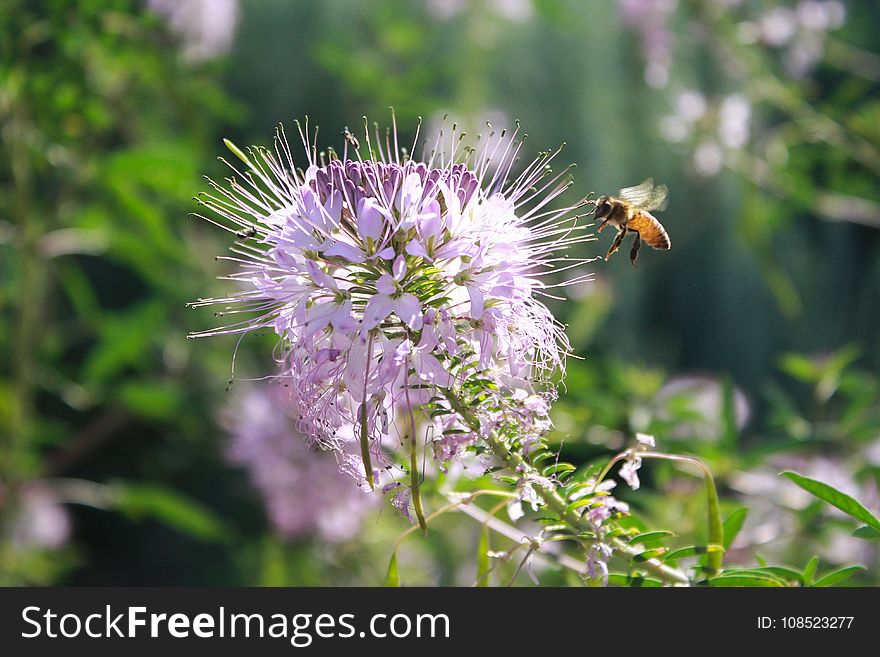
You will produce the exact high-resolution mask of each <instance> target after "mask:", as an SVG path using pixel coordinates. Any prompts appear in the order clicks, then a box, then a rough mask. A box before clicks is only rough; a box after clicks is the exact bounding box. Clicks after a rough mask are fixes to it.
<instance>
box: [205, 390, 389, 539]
mask: <svg viewBox="0 0 880 657" xmlns="http://www.w3.org/2000/svg"><path fill="white" fill-rule="evenodd" d="M288 396H289V394H288V391H287V389H286V388H284V387H283V386H281V385H277V384H262V385H260V386H254V387H251V388H249V389H248V390H247V392H246V393H245V394H243V395H241V396H239V397H238V398H237V399H235V400H234V402H233V404H232V405H231V406H230V407H229V408H227V409H226V410H225V413H224V416H223V418H222V419H223V424H224V425H225V427H226V430H227V431H228V432H229V435H230V441H229V444H228V447H227V450H226V456H227V458H228V459H229V461H230V462H232V463H234V464H236V465H240V466H243V467H244V468H245V469H246V470H247V472H248V474H249V475H250V478H251V481H252V482H253V485H254V487H255V488H256V489H257V490H258V491H259V492H260V494H261V496H262V497H263V501H264V503H265V505H266V510H267V514H268V516H269V520H270V521H271V523H272V525H273V527H274V528H275V531H276V532H277V533H278V534H279V535H280V536H283V537H284V538H287V539H302V538H310V537H318V538H320V539H322V540H324V541H327V542H329V543H339V542H342V541H346V540H348V539H350V538H351V537H352V536H354V535H355V534H356V533H357V531H358V530H359V529H360V527H361V523H362V521H363V518H364V513H365V512H366V511H368V510H369V509H370V508H372V507H373V506H375V498H373V497H372V496H369V495H366V494H365V493H364V491H361V490H359V489H358V488H357V487H355V486H346V485H345V484H346V479H348V477H347V475H345V474H344V473H342V472H341V471H340V469H339V463H338V460H337V458H336V457H337V456H338V455H336V454H333V453H330V452H326V451H323V450H321V449H319V448H316V447H313V446H312V447H310V446H309V445H308V444H307V443H306V442H305V441H304V440H303V439H302V436H301V435H299V434H298V432H297V429H296V422H295V421H294V419H293V418H292V417H291V415H290V408H289V406H288V404H287V399H288Z"/></svg>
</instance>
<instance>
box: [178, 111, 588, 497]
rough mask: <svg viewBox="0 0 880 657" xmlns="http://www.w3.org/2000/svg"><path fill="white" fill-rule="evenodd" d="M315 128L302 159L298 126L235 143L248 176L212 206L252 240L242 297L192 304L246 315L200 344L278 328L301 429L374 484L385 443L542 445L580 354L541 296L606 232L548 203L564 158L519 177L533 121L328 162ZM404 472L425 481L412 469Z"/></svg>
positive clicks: (390, 145) (370, 139)
mask: <svg viewBox="0 0 880 657" xmlns="http://www.w3.org/2000/svg"><path fill="white" fill-rule="evenodd" d="M299 132H300V137H301V139H302V143H303V146H304V148H305V161H304V162H303V164H302V167H298V166H297V165H296V164H295V162H294V157H293V154H292V150H291V148H290V146H289V144H288V142H287V139H286V137H285V135H284V132H283V129H279V132H278V135H277V139H276V142H275V147H274V149H273V150H272V151H269V150H267V149H262V148H260V149H249V150H248V151H247V153H245V152H243V151H241V150H239V149H238V148H237V147H235V146H233V145H231V144H230V143H228V142H227V145H228V146H229V147H230V150H232V152H233V153H234V154H235V155H236V156H237V157H238V158H239V159H240V160H241V161H242V162H243V163H244V165H245V169H246V170H245V171H244V172H238V174H237V175H236V177H235V179H233V180H230V181H229V182H228V184H227V185H226V186H221V185H219V184H217V183H213V182H212V183H211V186H212V188H213V193H211V194H203V195H202V196H201V202H202V204H203V205H204V206H206V207H207V208H208V209H209V210H211V211H212V212H213V213H214V214H215V215H217V216H219V217H220V219H221V222H220V223H221V224H223V225H224V226H225V227H226V228H227V229H228V230H230V231H231V232H233V233H235V234H236V235H237V236H238V237H239V238H240V240H239V241H238V242H237V243H236V246H235V247H234V248H233V251H234V252H235V254H236V257H235V258H234V260H235V261H236V262H237V263H238V265H239V269H238V271H237V272H234V273H233V274H232V275H231V276H229V278H230V279H232V280H233V281H235V282H237V283H238V285H239V286H240V289H239V290H237V291H235V292H233V293H231V294H229V295H228V296H225V297H220V298H215V299H202V300H199V301H198V302H196V303H195V304H192V305H194V306H202V305H221V306H225V307H226V310H227V312H228V313H229V314H234V315H235V316H244V317H245V319H242V320H240V321H238V322H235V323H233V324H230V325H227V326H224V327H220V328H217V329H212V330H208V331H203V332H199V333H196V334H193V335H192V336H191V337H197V336H209V335H218V334H247V333H250V332H253V331H257V330H263V329H269V330H272V331H274V332H275V333H276V334H277V335H278V336H279V339H280V350H279V352H278V353H279V359H280V360H281V361H282V363H283V369H284V372H283V374H282V378H284V379H286V380H287V383H288V385H289V387H290V395H289V401H288V402H287V403H289V405H290V407H291V411H290V412H291V414H292V415H293V416H294V417H296V418H297V428H298V430H299V431H300V432H301V433H302V434H303V435H304V436H305V438H306V441H307V442H308V443H310V444H319V445H321V446H322V447H324V448H329V449H334V450H336V451H337V452H339V453H340V454H345V455H346V458H347V464H348V465H349V466H350V467H349V470H351V471H352V472H354V473H355V474H356V476H357V477H358V478H363V479H366V481H367V482H369V483H370V485H372V484H373V482H374V481H375V478H376V476H377V472H378V471H377V470H376V469H374V467H373V462H374V461H375V462H376V463H377V464H381V465H384V466H387V467H385V468H384V469H383V471H384V472H387V471H389V468H391V467H392V466H395V465H396V464H394V463H392V462H391V461H390V460H389V456H388V451H389V450H387V449H384V448H383V447H382V446H383V444H386V443H393V442H394V441H401V440H404V439H408V440H409V441H410V442H411V444H412V446H413V449H416V445H417V443H419V442H422V443H424V442H432V443H435V447H436V449H435V450H434V454H435V455H436V456H438V458H439V459H441V461H442V460H446V459H450V458H454V457H456V456H458V455H459V454H461V453H462V451H463V448H467V447H468V446H469V445H471V444H473V443H474V442H476V441H478V440H479V439H480V438H482V437H485V435H487V434H486V433H485V432H489V431H492V430H513V428H514V427H516V428H518V430H519V432H520V435H521V437H522V440H523V443H522V444H523V445H524V446H525V445H527V444H530V443H534V442H535V441H537V440H539V438H540V435H543V433H546V431H547V430H548V429H549V427H550V423H549V420H548V419H547V413H548V408H549V407H548V404H547V402H548V401H549V400H551V399H552V398H553V396H554V392H553V387H552V385H551V383H550V382H549V376H550V374H551V373H552V372H554V371H555V370H558V369H562V368H563V366H564V360H565V356H566V354H567V352H568V349H569V346H568V341H567V339H566V338H565V334H564V332H563V329H562V326H561V325H560V324H559V323H558V322H556V320H555V319H554V318H553V316H552V314H551V313H550V311H549V310H548V308H547V307H546V306H545V305H544V304H543V303H541V301H539V300H538V298H537V296H538V295H544V296H552V295H551V293H550V289H551V288H552V287H554V286H555V285H558V284H559V283H551V282H550V281H549V280H548V277H549V276H552V275H553V274H554V272H555V271H556V269H557V266H558V265H559V263H564V264H565V266H564V267H562V269H568V268H570V267H574V266H576V265H577V264H580V263H582V262H585V260H584V259H581V258H573V257H568V256H565V255H564V252H565V251H566V250H567V249H568V248H569V247H571V246H572V245H575V244H578V243H580V242H583V241H586V240H591V239H594V238H593V237H592V236H591V235H589V234H587V233H586V232H585V230H586V226H583V225H581V224H580V223H579V219H580V215H577V214H576V213H575V210H576V209H577V208H579V207H581V206H582V205H583V204H584V201H583V200H581V201H578V202H577V203H574V204H571V205H567V206H564V207H562V208H559V209H550V207H549V205H548V204H549V203H550V202H551V201H553V200H554V199H555V198H556V197H558V196H559V195H560V194H561V193H562V192H563V191H565V190H566V189H567V188H568V187H569V186H570V184H571V183H570V180H569V179H568V177H567V171H568V169H567V168H566V169H565V170H563V171H562V172H559V173H552V172H551V171H550V168H549V165H550V163H551V162H552V161H553V159H554V158H555V157H556V155H557V154H558V153H559V150H556V151H553V152H547V153H543V154H541V155H540V156H539V157H538V158H537V159H536V160H535V161H534V162H532V163H531V164H529V165H528V166H526V167H525V169H524V170H523V171H522V173H520V174H519V175H518V176H516V177H513V176H511V170H512V167H513V165H514V162H515V161H516V160H517V158H518V157H519V154H520V151H521V149H522V145H523V140H522V139H520V138H518V132H519V128H517V130H515V131H514V132H513V133H512V134H511V135H509V136H508V135H507V134H506V133H502V134H500V135H497V134H495V133H493V134H490V135H489V139H487V140H485V141H484V142H482V143H483V144H484V147H483V148H481V149H463V148H462V147H461V146H460V143H459V142H460V137H461V135H458V134H457V133H456V128H455V127H454V126H453V129H452V135H451V138H450V136H449V135H448V134H446V133H445V132H444V131H443V129H441V130H440V132H439V135H438V137H437V143H436V145H435V147H434V148H433V150H432V151H431V153H430V155H429V156H428V157H427V160H426V161H423V162H419V161H416V160H414V159H411V158H410V157H409V155H408V153H409V152H412V149H410V150H407V149H404V148H400V147H399V145H398V135H397V133H396V130H395V131H390V132H388V133H387V134H386V135H385V137H384V138H382V137H381V136H380V135H379V133H378V129H377V130H376V132H375V133H374V135H372V136H371V135H370V133H369V132H367V134H366V135H365V138H364V140H363V142H358V140H356V139H355V138H354V137H353V136H352V135H351V133H348V132H347V131H346V135H347V138H346V143H345V146H344V148H343V151H342V153H341V154H339V153H337V152H336V151H332V150H330V151H328V155H327V156H325V155H323V154H322V155H320V156H319V155H318V154H317V151H316V148H315V146H314V138H313V137H312V136H311V133H310V131H309V129H308V126H307V125H306V126H305V128H302V127H300V130H299ZM447 142H448V143H451V144H453V146H451V148H446V149H444V146H443V145H444V144H446V143H447ZM361 143H363V147H361ZM414 146H415V144H414ZM365 156H366V157H365ZM230 166H231V165H230ZM587 278H588V276H586V275H580V276H578V277H576V278H575V279H574V280H573V281H568V282H569V283H571V282H579V281H583V280H585V279H587ZM452 390H454V391H455V393H456V394H457V395H460V396H463V397H467V398H468V401H470V400H472V399H479V403H475V404H474V405H473V406H474V413H475V414H476V415H478V416H479V418H480V425H481V429H480V433H481V434H483V435H478V433H477V432H475V431H474V428H473V426H472V423H469V422H467V421H465V420H464V419H463V418H461V417H460V416H459V414H458V412H457V411H456V410H455V409H453V408H452V406H451V403H450V402H448V401H447V400H446V397H447V393H448V392H450V391H452ZM417 430H418V431H422V430H424V432H425V435H424V440H423V441H420V440H417V437H416V435H415V434H416V431H417ZM436 432H439V433H440V435H441V438H440V440H437V441H435V440H434V439H433V438H431V436H432V435H437V434H436ZM442 436H455V437H454V438H452V439H449V440H446V439H444V438H443V437H442ZM353 441H356V442H359V443H360V454H359V457H358V456H356V455H355V454H354V453H352V451H351V450H350V449H349V444H350V443H351V442H353ZM358 458H359V459H360V464H358V460H357V459H358ZM441 467H442V463H441ZM400 469H401V470H405V469H409V470H410V475H411V477H412V478H413V485H415V474H416V473H414V472H413V471H412V470H413V468H411V467H409V466H408V465H401V466H400ZM414 493H416V491H414ZM397 496H398V499H399V500H403V499H404V498H403V496H402V494H401V493H400V492H399V491H398V493H397ZM413 502H414V506H415V507H416V509H418V504H417V502H418V498H417V495H416V494H414V496H413ZM400 506H403V504H402V502H400Z"/></svg>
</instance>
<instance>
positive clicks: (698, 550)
mask: <svg viewBox="0 0 880 657" xmlns="http://www.w3.org/2000/svg"><path fill="white" fill-rule="evenodd" d="M723 552H724V548H723V547H721V546H720V545H690V546H688V547H683V548H679V549H677V550H673V551H672V552H670V553H669V554H667V555H666V556H665V557H663V561H675V560H676V559H682V558H684V557H693V556H696V555H700V554H714V553H723Z"/></svg>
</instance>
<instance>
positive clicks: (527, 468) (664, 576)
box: [444, 390, 690, 584]
mask: <svg viewBox="0 0 880 657" xmlns="http://www.w3.org/2000/svg"><path fill="white" fill-rule="evenodd" d="M444 395H445V396H446V399H447V400H448V401H449V404H450V405H451V406H452V408H453V410H454V411H455V412H456V413H458V414H459V416H460V417H461V418H462V419H463V420H464V421H465V422H466V423H467V424H468V426H470V427H471V428H472V429H474V430H475V431H478V430H479V428H480V422H479V420H478V419H477V418H476V416H474V414H473V412H472V411H471V409H470V408H468V406H467V405H466V404H465V403H464V401H463V400H462V399H461V398H460V397H458V395H456V394H455V393H454V392H452V391H451V390H445V391H444ZM486 443H487V444H488V445H489V448H490V449H491V450H492V453H493V454H494V455H495V456H496V457H497V458H498V459H499V460H500V461H501V462H502V463H503V464H504V465H505V467H506V468H507V469H508V470H510V471H512V472H521V473H522V474H524V475H533V485H534V486H535V487H536V488H537V489H538V490H539V491H540V493H541V497H542V498H543V499H544V503H545V504H546V505H547V506H548V507H549V508H550V509H552V510H553V511H554V512H555V513H556V514H557V515H558V516H559V517H560V519H561V520H562V521H563V522H564V523H565V524H567V525H568V526H569V527H571V528H572V529H573V530H574V531H575V532H576V533H578V534H583V533H585V532H592V531H593V527H592V526H591V525H590V524H589V522H587V521H586V520H585V519H584V518H582V517H581V516H580V515H578V514H577V513H576V512H575V511H573V510H568V508H567V507H568V504H567V503H566V501H565V500H564V499H563V498H562V496H561V495H560V494H559V493H558V492H557V490H556V488H555V486H552V485H546V484H542V483H541V481H543V478H542V477H539V476H538V472H537V471H536V470H535V468H534V466H532V465H531V464H530V463H528V462H527V461H526V460H525V459H524V458H523V457H522V455H520V454H518V453H516V452H513V451H511V450H509V449H508V448H507V445H505V444H504V442H503V441H501V440H499V439H498V437H497V436H496V435H495V434H494V433H492V434H490V435H489V436H488V437H487V438H486ZM579 540H580V542H581V544H583V545H586V546H591V545H592V544H593V543H594V541H592V540H590V539H587V538H583V537H579ZM608 543H609V544H610V545H611V547H612V548H613V549H614V550H615V551H616V552H618V553H620V554H623V555H626V556H627V557H628V558H633V557H635V556H636V555H638V554H639V550H638V549H637V548H635V547H632V546H630V545H627V544H626V543H625V542H624V541H622V540H621V539H619V538H611V539H608ZM639 567H640V568H644V569H645V570H647V571H649V572H650V573H652V574H653V575H655V576H657V577H659V578H660V579H661V580H663V581H664V582H667V583H669V584H689V583H690V580H689V579H688V577H687V575H686V574H685V573H683V572H681V571H680V570H678V569H677V568H672V567H671V566H669V565H667V564H665V563H663V562H662V561H660V560H659V559H648V560H647V561H643V562H642V563H640V564H639Z"/></svg>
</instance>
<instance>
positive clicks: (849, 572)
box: [813, 566, 866, 586]
mask: <svg viewBox="0 0 880 657" xmlns="http://www.w3.org/2000/svg"><path fill="white" fill-rule="evenodd" d="M862 570H866V568H865V567H864V566H846V567H845V568H841V569H840V570H835V571H834V572H833V573H828V574H827V575H825V577H822V578H820V579H818V580H816V583H815V584H813V586H834V585H835V584H839V583H840V582H842V581H844V580H846V579H849V578H850V577H852V576H853V575H855V574H856V573H858V572H860V571H862Z"/></svg>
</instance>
